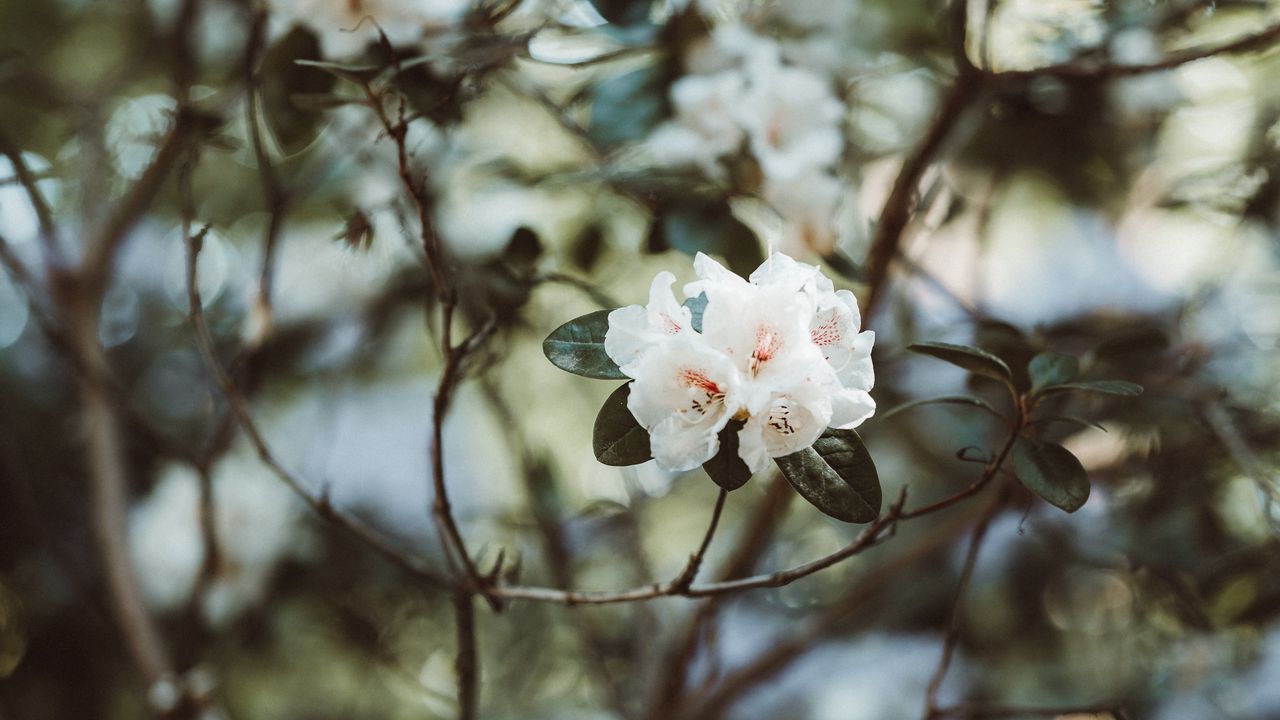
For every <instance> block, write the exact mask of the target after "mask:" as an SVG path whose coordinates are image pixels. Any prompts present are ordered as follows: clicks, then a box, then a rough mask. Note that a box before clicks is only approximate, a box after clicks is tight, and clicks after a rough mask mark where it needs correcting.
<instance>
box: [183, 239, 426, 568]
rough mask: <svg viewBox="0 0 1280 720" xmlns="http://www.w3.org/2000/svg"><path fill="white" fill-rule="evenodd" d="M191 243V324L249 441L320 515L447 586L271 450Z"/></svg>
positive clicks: (197, 248) (399, 563)
mask: <svg viewBox="0 0 1280 720" xmlns="http://www.w3.org/2000/svg"><path fill="white" fill-rule="evenodd" d="M186 244H187V271H186V275H187V280H186V282H187V304H188V308H189V311H190V314H191V323H192V325H193V326H194V328H195V333H196V344H197V346H198V347H199V350H200V355H201V357H203V359H204V362H205V365H206V366H207V367H208V369H209V372H210V373H212V374H213V377H214V380H215V382H216V383H217V384H218V387H219V388H220V389H221V390H222V394H223V396H224V397H225V398H226V400H227V402H228V404H229V405H230V406H231V412H232V414H233V415H234V416H235V419H236V422H237V424H239V426H240V429H241V430H243V431H244V434H245V436H246V437H247V438H248V439H249V443H250V444H251V445H253V448H254V451H255V452H256V453H257V454H258V458H259V459H260V460H261V461H262V463H263V464H264V465H266V466H267V468H268V469H270V470H271V471H272V472H273V473H275V474H276V475H277V476H278V477H279V478H280V479H281V480H283V481H284V483H285V484H286V485H288V486H289V487H290V488H291V489H292V490H293V491H294V492H295V493H296V494H297V495H298V496H299V497H301V498H302V499H303V501H304V502H306V503H307V505H309V506H311V509H312V510H314V511H315V512H316V513H317V514H318V515H320V517H322V518H324V519H325V520H327V521H329V522H331V523H333V524H334V525H336V526H338V527H340V528H342V529H343V530H346V531H347V532H349V533H350V534H352V535H353V536H355V537H356V538H357V539H359V540H360V541H361V542H363V543H365V544H366V545H368V546H370V547H372V548H373V549H374V550H376V551H378V552H379V553H380V554H381V555H382V556H383V557H385V558H387V559H388V560H390V561H391V562H392V563H393V564H395V565H396V566H398V567H400V568H401V569H402V570H404V571H405V572H407V573H409V574H410V575H412V576H414V577H416V578H419V579H421V580H423V581H425V582H427V583H428V584H430V585H432V586H437V587H440V586H445V585H447V583H446V582H445V581H444V579H443V578H441V577H440V576H439V575H437V574H436V573H435V571H433V570H432V569H430V568H429V567H427V566H426V565H425V564H423V563H422V562H420V561H419V560H417V559H415V558H411V557H409V556H408V555H406V554H404V553H402V552H400V551H399V550H398V549H397V548H395V547H394V546H393V545H392V544H391V543H390V542H389V541H388V540H387V539H385V538H383V537H382V536H381V535H380V534H379V533H378V532H377V531H375V530H373V529H372V528H370V527H368V526H366V525H365V524H364V523H362V522H361V521H359V520H357V519H356V518H355V517H353V516H351V515H348V514H347V513H345V512H343V511H341V510H338V509H337V508H335V507H333V505H332V504H331V503H330V502H329V498H328V496H327V495H326V494H324V493H319V494H317V493H314V492H312V491H311V490H310V489H309V488H307V486H306V485H304V484H303V483H302V481H301V480H300V479H298V478H297V477H296V476H294V475H293V473H291V472H290V471H289V470H288V469H286V468H285V467H284V465H282V464H281V463H280V461H279V460H277V459H276V457H275V454H274V453H273V452H272V451H271V447H270V445H268V444H267V441H266V439H265V438H264V437H263V435H262V432H261V431H260V430H259V429H258V425H257V423H256V422H255V421H254V419H253V414H252V411H251V410H250V408H249V402H248V400H247V399H246V398H245V397H244V395H243V394H242V393H241V392H240V389H239V388H238V387H236V384H235V382H234V381H233V380H232V379H231V376H230V375H228V374H227V370H226V368H224V367H223V366H222V363H221V362H220V361H219V360H218V356H217V351H216V350H215V348H214V343H213V336H212V335H211V334H210V332H209V325H208V321H207V320H206V318H205V315H204V304H203V301H202V299H201V297H200V287H199V284H198V283H197V282H196V267H197V261H198V259H199V255H200V236H199V233H196V234H195V235H192V236H188V237H187V238H186Z"/></svg>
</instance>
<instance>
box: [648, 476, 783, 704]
mask: <svg viewBox="0 0 1280 720" xmlns="http://www.w3.org/2000/svg"><path fill="white" fill-rule="evenodd" d="M795 496H796V494H795V492H794V491H793V490H792V489H791V485H790V483H788V482H786V481H785V480H784V479H783V478H782V476H781V475H776V474H775V475H774V476H773V478H772V481H771V482H770V483H769V484H768V486H767V488H766V490H765V495H764V497H763V498H761V499H760V502H759V504H758V505H757V506H756V508H755V511H754V512H753V513H752V515H751V520H750V521H749V523H748V524H747V527H746V529H745V530H743V532H742V533H741V535H740V537H738V538H736V539H735V542H734V543H733V544H734V548H735V550H734V553H733V555H732V556H730V558H729V559H728V561H726V562H725V563H724V565H723V566H722V567H721V569H720V572H719V573H718V575H717V579H719V580H722V581H723V580H733V579H735V578H740V577H743V576H745V575H747V574H748V573H750V572H751V571H752V570H753V569H754V567H755V565H756V562H757V561H758V560H759V558H760V556H761V555H762V554H763V553H764V552H765V549H766V548H768V547H769V539H770V538H772V537H773V534H774V532H775V531H776V530H777V528H778V525H779V524H780V523H781V522H782V519H783V518H784V517H785V516H786V511H787V509H788V508H789V507H790V506H791V501H792V499H793V498H795ZM719 600H720V597H719V596H717V597H713V598H711V599H710V600H709V601H708V602H705V603H702V604H700V605H699V606H698V609H697V611H696V612H695V613H694V615H693V617H692V618H691V619H690V621H689V622H688V624H687V625H686V626H685V627H684V629H683V631H682V632H680V633H677V635H676V637H677V638H679V640H678V641H677V642H676V643H674V644H673V647H672V649H671V650H670V651H669V652H668V653H667V655H666V658H665V660H664V662H663V663H662V664H661V665H660V667H662V668H663V672H662V676H661V679H660V681H659V682H658V684H657V686H656V687H655V688H654V692H653V699H652V700H651V701H650V704H649V712H648V714H647V717H648V718H649V720H665V719H666V718H670V717H674V716H676V715H677V711H678V707H679V705H680V701H681V694H682V693H683V692H684V689H685V681H686V676H687V675H688V673H689V667H690V665H692V663H693V660H694V657H695V656H696V654H697V651H698V645H699V642H700V640H701V638H703V637H704V636H706V635H709V634H710V633H711V631H712V629H713V628H714V626H715V622H716V617H717V615H718V611H719V608H720V605H721V603H720V602H718V601H719Z"/></svg>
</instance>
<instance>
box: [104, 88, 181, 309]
mask: <svg viewBox="0 0 1280 720" xmlns="http://www.w3.org/2000/svg"><path fill="white" fill-rule="evenodd" d="M196 124H197V121H196V118H195V116H194V115H192V114H191V113H190V112H189V111H186V110H184V109H183V108H181V107H179V109H178V111H177V113H176V114H175V116H174V119H173V123H172V124H171V125H170V127H169V131H168V133H166V134H165V138H164V140H163V141H162V142H161V144H160V147H159V148H157V150H156V154H155V157H154V158H152V160H151V164H150V165H148V166H147V169H146V170H144V171H143V173H142V176H141V177H139V178H138V180H137V181H136V182H135V183H134V184H133V186H132V187H130V188H129V191H128V192H127V193H126V194H125V196H124V197H123V198H122V199H121V201H120V204H119V206H118V207H117V208H116V210H115V212H114V213H112V215H111V218H110V219H109V220H108V221H107V223H106V225H105V226H104V228H103V229H102V231H101V232H100V233H98V236H97V237H96V238H95V239H94V240H93V242H92V243H91V244H90V245H89V247H88V249H87V250H86V251H85V258H84V262H83V263H82V265H81V271H80V272H81V274H82V276H83V277H82V282H84V283H86V286H87V288H88V290H89V291H90V292H91V293H92V294H94V295H99V294H101V292H102V291H103V289H104V288H105V287H106V283H107V279H108V276H109V275H110V273H111V263H112V262H113V261H114V259H115V256H116V252H117V251H118V250H119V249H120V245H121V243H123V242H124V239H125V237H126V236H127V235H128V233H129V230H130V229H131V228H133V226H134V224H136V223H137V222H138V220H139V219H141V217H142V215H143V214H144V213H145V212H146V211H147V208H148V207H150V206H151V201H152V200H154V199H155V197H156V194H157V193H159V192H160V188H161V187H162V186H163V183H164V180H165V178H166V177H167V176H168V175H169V170H170V169H172V168H173V166H174V165H175V164H176V163H177V162H178V159H179V158H180V157H182V155H183V152H184V150H185V148H186V147H187V144H188V140H189V136H190V135H191V132H192V130H193V128H194V127H195V125H196Z"/></svg>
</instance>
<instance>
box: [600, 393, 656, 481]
mask: <svg viewBox="0 0 1280 720" xmlns="http://www.w3.org/2000/svg"><path fill="white" fill-rule="evenodd" d="M630 394H631V383H627V384H626V385H623V386H622V387H620V388H618V389H617V390H614V391H613V393H612V394H610V395H609V398H608V399H607V400H605V401H604V405H602V406H601V407H600V414H598V415H596V424H595V428H594V429H593V430H592V432H591V448H592V449H593V450H595V453H596V459H597V460H599V461H600V462H602V463H604V464H605V465H613V466H617V467H622V466H627V465H639V464H640V463H642V462H648V460H649V459H650V458H651V457H653V453H652V451H651V450H650V449H649V431H648V430H645V429H644V428H643V427H641V426H640V423H638V422H636V418H635V416H634V415H632V414H631V411H630V410H628V409H627V397H628V396H629V395H630Z"/></svg>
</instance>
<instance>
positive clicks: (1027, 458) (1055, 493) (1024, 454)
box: [1013, 438, 1089, 512]
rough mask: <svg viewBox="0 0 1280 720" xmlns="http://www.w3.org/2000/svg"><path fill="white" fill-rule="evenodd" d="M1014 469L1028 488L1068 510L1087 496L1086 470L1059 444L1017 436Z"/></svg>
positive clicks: (1070, 510)
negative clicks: (1038, 441) (1039, 441)
mask: <svg viewBox="0 0 1280 720" xmlns="http://www.w3.org/2000/svg"><path fill="white" fill-rule="evenodd" d="M1013 471H1014V473H1015V474H1016V475H1017V476H1018V479H1019V480H1021V481H1022V484H1023V485H1026V486H1027V489H1028V490H1030V491H1031V492H1033V493H1035V494H1036V495H1039V496H1040V497H1042V498H1044V499H1045V500H1046V501H1048V502H1049V503H1050V504H1052V505H1055V506H1057V507H1059V508H1062V509H1063V510H1066V511H1067V512H1075V511H1076V510H1079V509H1080V506H1081V505H1084V502H1085V500H1088V499H1089V474H1088V473H1086V472H1085V470H1084V466H1083V465H1081V464H1080V461H1079V460H1078V459H1076V456H1075V455H1072V454H1071V451H1070V450H1067V449H1066V448H1064V447H1062V446H1061V445H1054V444H1053V443H1037V442H1034V441H1031V440H1028V439H1026V438H1018V440H1017V441H1016V442H1015V443H1014V445H1013Z"/></svg>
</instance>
